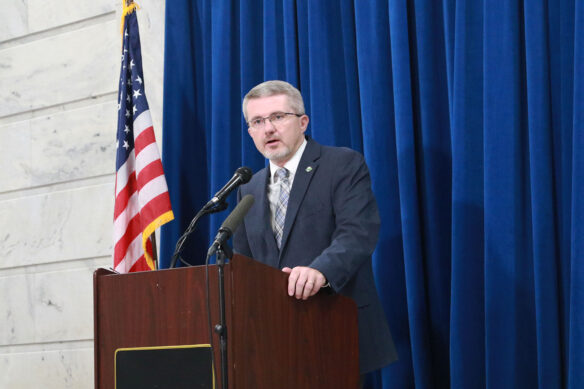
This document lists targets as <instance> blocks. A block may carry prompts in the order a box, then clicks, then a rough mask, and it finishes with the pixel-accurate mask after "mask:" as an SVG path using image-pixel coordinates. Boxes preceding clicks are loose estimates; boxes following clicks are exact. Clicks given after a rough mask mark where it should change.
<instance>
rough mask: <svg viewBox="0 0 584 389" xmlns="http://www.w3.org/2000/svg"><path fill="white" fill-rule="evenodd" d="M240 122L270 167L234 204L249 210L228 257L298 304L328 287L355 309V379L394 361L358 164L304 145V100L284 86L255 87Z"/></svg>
mask: <svg viewBox="0 0 584 389" xmlns="http://www.w3.org/2000/svg"><path fill="white" fill-rule="evenodd" d="M243 114H244V117H245V119H246V121H247V123H248V125H249V129H248V131H249V134H250V136H251V137H252V139H253V141H254V143H255V146H256V148H257V149H258V151H259V152H260V153H262V154H263V155H264V156H265V157H266V158H267V159H269V161H270V164H269V167H266V168H264V169H262V170H260V171H259V172H257V173H256V174H255V175H254V176H253V178H252V179H251V180H250V182H249V183H247V184H246V185H243V186H242V187H241V188H240V191H239V194H238V195H239V198H241V197H243V196H245V195H247V194H252V195H253V196H254V197H255V203H254V206H253V207H252V208H251V209H250V211H249V212H248V214H247V215H246V217H245V218H244V221H243V223H242V225H241V226H240V227H239V228H238V230H237V231H236V233H235V235H234V241H233V244H234V249H235V250H236V251H237V252H239V253H241V254H244V255H247V256H249V257H252V258H254V259H256V260H258V261H261V262H263V263H266V264H268V265H270V266H273V267H276V268H279V269H282V271H284V272H286V273H288V274H289V279H288V294H289V295H290V296H293V297H295V298H297V299H304V300H306V299H308V298H310V297H311V296H313V295H315V294H316V293H318V292H319V291H320V290H321V288H332V290H333V291H335V292H337V293H340V294H343V295H345V296H348V297H351V298H352V299H353V300H355V302H356V304H357V308H358V322H359V366H360V372H361V374H362V375H363V374H364V373H367V372H370V371H373V370H376V369H379V368H381V367H383V366H385V365H387V364H388V363H390V362H392V361H394V360H396V359H397V353H396V350H395V347H394V344H393V341H392V339H391V334H390V332H389V329H388V326H387V323H386V320H385V316H384V312H383V309H382V306H381V304H380V302H379V298H378V296H377V291H376V289H375V283H374V279H373V271H372V264H371V254H372V253H373V250H374V249H375V246H376V244H377V239H378V231H379V224H380V221H379V214H378V210H377V203H376V201H375V198H374V197H373V192H372V190H371V179H370V176H369V171H368V168H367V165H366V164H365V161H364V159H363V156H362V155H361V154H359V153H357V152H356V151H353V150H351V149H347V148H340V147H327V146H321V145H320V144H318V143H317V142H315V141H314V140H312V139H311V138H310V137H307V136H305V134H304V132H305V131H306V128H307V126H308V122H309V118H308V116H307V115H306V114H305V112H304V102H303V100H302V96H301V95H300V92H299V91H298V90H297V89H296V88H294V87H293V86H292V85H290V84H288V83H286V82H283V81H267V82H264V83H262V84H259V85H257V86H256V87H254V88H253V89H252V90H250V91H249V92H248V94H247V95H246V96H245V98H244V100H243Z"/></svg>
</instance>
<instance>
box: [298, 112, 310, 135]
mask: <svg viewBox="0 0 584 389" xmlns="http://www.w3.org/2000/svg"><path fill="white" fill-rule="evenodd" d="M309 122H310V119H309V118H308V115H302V116H301V117H300V128H302V132H304V131H306V128H307V127H308V123H309Z"/></svg>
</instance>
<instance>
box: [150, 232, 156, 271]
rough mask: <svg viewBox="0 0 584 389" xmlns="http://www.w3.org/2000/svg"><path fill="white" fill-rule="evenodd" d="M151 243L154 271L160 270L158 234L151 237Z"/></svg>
mask: <svg viewBox="0 0 584 389" xmlns="http://www.w3.org/2000/svg"><path fill="white" fill-rule="evenodd" d="M150 243H152V262H153V263H154V269H153V270H158V251H157V250H156V233H154V232H153V233H152V235H150Z"/></svg>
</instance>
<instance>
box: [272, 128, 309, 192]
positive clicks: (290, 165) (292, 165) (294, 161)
mask: <svg viewBox="0 0 584 389" xmlns="http://www.w3.org/2000/svg"><path fill="white" fill-rule="evenodd" d="M307 143H308V142H307V141H306V138H304V141H303V142H302V144H301V145H300V147H299V148H298V150H296V153H294V156H292V158H290V160H289V161H288V162H286V163H285V164H284V166H283V167H284V168H286V169H288V171H289V172H290V178H292V177H294V175H295V174H296V170H297V169H298V165H299V164H300V158H301V157H302V153H304V149H305V148H306V144H307ZM279 168H280V166H278V165H276V164H275V163H273V162H272V161H270V176H271V181H270V182H272V183H273V182H274V175H275V174H276V170H278V169H279Z"/></svg>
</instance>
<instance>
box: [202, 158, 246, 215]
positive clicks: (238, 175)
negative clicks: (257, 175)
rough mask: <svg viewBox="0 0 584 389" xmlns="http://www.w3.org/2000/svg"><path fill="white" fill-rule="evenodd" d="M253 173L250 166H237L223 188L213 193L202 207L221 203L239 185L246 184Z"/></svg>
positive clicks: (205, 207)
mask: <svg viewBox="0 0 584 389" xmlns="http://www.w3.org/2000/svg"><path fill="white" fill-rule="evenodd" d="M252 175H253V173H252V171H251V169H250V168H248V167H247V166H242V167H240V168H237V170H236V171H235V174H234V175H233V177H231V179H230V180H229V182H227V184H225V186H224V187H223V188H221V189H220V190H219V192H217V193H215V196H213V198H211V200H209V202H208V203H207V204H205V206H204V207H203V209H209V208H211V207H213V206H214V205H216V204H218V203H222V202H223V201H224V200H225V198H226V197H227V196H229V194H230V193H231V192H232V191H233V190H234V189H235V188H237V187H238V186H239V185H242V184H246V183H248V182H249V180H251V176H252Z"/></svg>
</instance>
